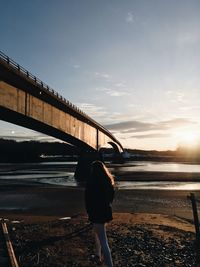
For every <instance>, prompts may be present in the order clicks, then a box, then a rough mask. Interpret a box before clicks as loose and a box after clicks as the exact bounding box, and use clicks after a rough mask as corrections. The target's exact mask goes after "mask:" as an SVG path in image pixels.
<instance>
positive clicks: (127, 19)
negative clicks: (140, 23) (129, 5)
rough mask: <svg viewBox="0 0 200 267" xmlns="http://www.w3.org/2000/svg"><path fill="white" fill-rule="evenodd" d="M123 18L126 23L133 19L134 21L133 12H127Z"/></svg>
mask: <svg viewBox="0 0 200 267" xmlns="http://www.w3.org/2000/svg"><path fill="white" fill-rule="evenodd" d="M125 20H126V22H127V23H133V21H134V16H133V13H132V12H128V14H127V16H126V18H125Z"/></svg>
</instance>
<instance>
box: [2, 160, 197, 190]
mask: <svg viewBox="0 0 200 267" xmlns="http://www.w3.org/2000/svg"><path fill="white" fill-rule="evenodd" d="M75 166H76V162H43V163H24V164H9V163H7V164H0V180H2V181H3V180H4V181H6V182H7V183H9V182H10V183H11V182H12V183H21V184H23V183H25V184H31V183H34V184H35V183H36V184H37V183H38V184H51V185H61V186H73V187H74V186H78V185H77V182H76V181H75V180H74V170H75ZM109 168H110V170H111V172H112V171H114V172H115V173H116V174H117V173H118V172H121V171H123V172H127V173H131V172H155V173H156V172H185V173H200V164H186V163H172V162H170V163H168V162H153V161H151V162H150V161H131V162H127V163H125V164H116V165H114V164H111V165H109ZM116 185H117V187H118V188H119V189H122V188H123V189H124V188H125V189H148V190H200V182H173V181H170V182H169V181H151V182H139V181H134V182H131V181H121V182H117V183H116Z"/></svg>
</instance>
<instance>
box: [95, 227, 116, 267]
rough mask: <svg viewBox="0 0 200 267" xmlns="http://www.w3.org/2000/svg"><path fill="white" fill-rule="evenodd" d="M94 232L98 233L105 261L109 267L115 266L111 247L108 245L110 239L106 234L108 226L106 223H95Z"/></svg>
mask: <svg viewBox="0 0 200 267" xmlns="http://www.w3.org/2000/svg"><path fill="white" fill-rule="evenodd" d="M94 232H95V234H96V235H97V237H98V239H99V241H100V244H101V250H102V252H103V256H104V260H105V263H106V265H107V266H108V267H113V262H112V257H111V253H110V248H109V245H108V239H107V235H106V226H105V224H100V223H94Z"/></svg>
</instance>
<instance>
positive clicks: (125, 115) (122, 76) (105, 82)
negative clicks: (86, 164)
mask: <svg viewBox="0 0 200 267" xmlns="http://www.w3.org/2000/svg"><path fill="white" fill-rule="evenodd" d="M199 12H200V2H199V1H198V0H196V1H195V0H190V1H189V0H187V1H186V0H168V1H165V0H151V1H149V0H137V1H136V0H124V1H121V0H84V1H83V0H48V1H47V0H34V1H27V0H26V1H25V0H19V1H14V0H12V1H9V0H1V17H0V25H1V27H0V36H1V46H0V50H1V51H2V52H4V53H5V54H7V55H8V56H10V57H11V58H12V59H14V60H15V61H16V62H17V63H19V64H20V65H22V66H23V67H25V68H26V69H28V70H29V71H30V72H31V73H33V74H34V75H36V76H38V77H39V78H40V79H41V80H43V81H44V82H45V83H47V84H48V85H49V86H51V87H52V88H54V89H55V90H56V91H58V92H59V93H60V94H61V95H62V96H64V97H65V98H66V99H68V100H70V101H71V102H72V103H74V104H76V105H77V106H78V107H80V108H81V109H82V110H83V111H85V112H86V113H87V114H88V115H90V116H91V117H92V118H93V119H95V120H96V121H98V122H99V123H101V124H103V125H104V126H106V127H107V128H108V129H109V130H110V131H112V132H113V133H114V135H115V136H116V137H117V138H118V139H119V140H120V141H121V143H122V144H123V145H124V146H125V147H130V148H140V149H159V150H162V149H164V150H165V149H176V148H177V146H178V145H180V143H184V142H188V143H190V144H191V145H192V143H195V141H197V139H198V138H199V133H200V122H199V115H200V75H199V70H200V49H199V47H200V16H199ZM0 136H4V137H9V138H17V139H23V138H24V136H26V138H27V139H29V138H30V139H31V138H33V137H34V138H38V139H43V140H47V139H48V137H46V136H42V135H41V134H39V133H35V132H32V131H29V130H26V129H24V128H21V127H16V126H14V125H12V124H7V123H5V122H3V121H0Z"/></svg>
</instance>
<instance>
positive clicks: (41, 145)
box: [0, 139, 78, 162]
mask: <svg viewBox="0 0 200 267" xmlns="http://www.w3.org/2000/svg"><path fill="white" fill-rule="evenodd" d="M77 153H78V150H77V149H76V148H75V147H73V146H71V145H68V144H66V143H59V142H52V143H50V142H38V141H23V142H17V141H14V140H5V139H0V162H34V161H41V160H44V159H45V156H57V155H59V156H74V155H77ZM41 156H42V157H41Z"/></svg>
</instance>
